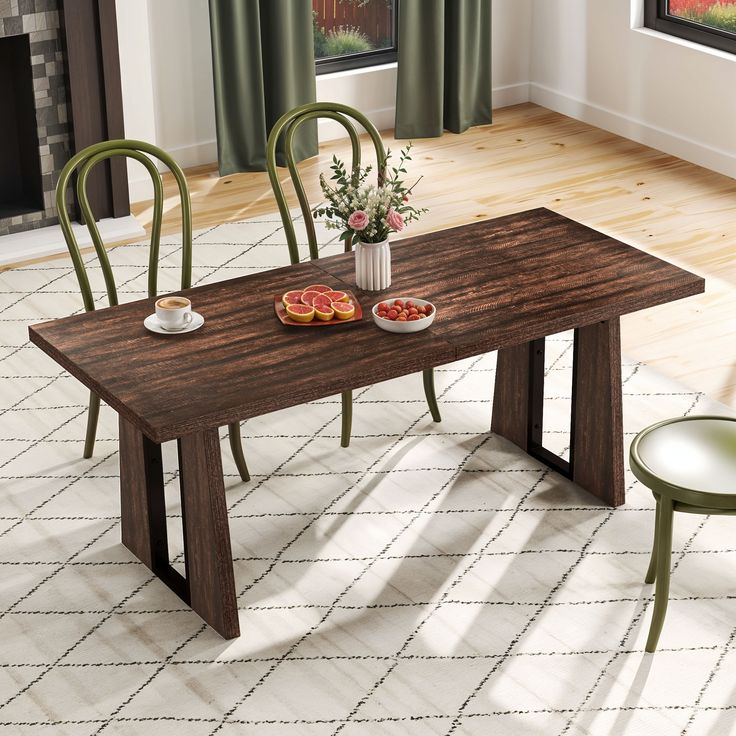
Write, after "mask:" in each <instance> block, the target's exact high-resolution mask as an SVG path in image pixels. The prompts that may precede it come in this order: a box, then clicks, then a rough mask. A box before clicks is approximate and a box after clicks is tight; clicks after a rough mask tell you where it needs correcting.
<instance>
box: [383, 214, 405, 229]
mask: <svg viewBox="0 0 736 736" xmlns="http://www.w3.org/2000/svg"><path fill="white" fill-rule="evenodd" d="M386 222H388V226H389V227H390V228H391V229H392V230H395V231H396V232H397V233H400V232H401V231H402V230H403V229H404V218H403V217H402V216H401V213H400V212H397V211H396V210H395V209H390V210H389V211H388V216H387V217H386Z"/></svg>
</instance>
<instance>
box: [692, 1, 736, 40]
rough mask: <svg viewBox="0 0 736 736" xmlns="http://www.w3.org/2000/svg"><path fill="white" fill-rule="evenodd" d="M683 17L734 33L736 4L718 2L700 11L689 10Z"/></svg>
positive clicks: (735, 29)
mask: <svg viewBox="0 0 736 736" xmlns="http://www.w3.org/2000/svg"><path fill="white" fill-rule="evenodd" d="M683 17H686V18H687V19H688V20H692V21H695V22H696V23H702V24H703V25H706V26H709V27H711V28H717V29H719V30H722V31H729V32H730V33H736V5H721V4H718V5H714V6H713V7H711V8H709V9H708V10H705V11H704V12H702V13H699V12H696V11H690V12H688V13H686V14H683Z"/></svg>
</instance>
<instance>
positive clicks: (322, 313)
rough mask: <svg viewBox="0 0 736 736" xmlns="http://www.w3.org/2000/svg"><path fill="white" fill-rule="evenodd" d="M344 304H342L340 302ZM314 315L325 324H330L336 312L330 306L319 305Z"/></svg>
mask: <svg viewBox="0 0 736 736" xmlns="http://www.w3.org/2000/svg"><path fill="white" fill-rule="evenodd" d="M340 303H341V304H342V302H340ZM314 315H315V317H317V319H321V320H322V321H323V322H329V321H330V320H331V319H333V318H334V316H335V310H334V309H332V307H331V306H330V305H329V304H321V303H320V304H317V305H315V307H314Z"/></svg>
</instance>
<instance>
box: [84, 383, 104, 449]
mask: <svg viewBox="0 0 736 736" xmlns="http://www.w3.org/2000/svg"><path fill="white" fill-rule="evenodd" d="M99 417H100V397H99V396H98V395H97V394H93V393H92V392H91V391H90V393H89V411H88V412H87V435H86V436H85V438H84V454H83V455H82V457H85V458H90V457H92V453H93V451H94V449H95V439H96V437H97V420H98V419H99Z"/></svg>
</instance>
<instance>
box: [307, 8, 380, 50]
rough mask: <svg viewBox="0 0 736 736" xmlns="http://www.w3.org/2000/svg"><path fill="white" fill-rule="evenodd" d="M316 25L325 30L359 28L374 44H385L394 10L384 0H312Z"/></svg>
mask: <svg viewBox="0 0 736 736" xmlns="http://www.w3.org/2000/svg"><path fill="white" fill-rule="evenodd" d="M312 8H313V9H314V11H315V12H316V14H317V15H316V18H317V26H318V27H320V28H324V30H325V32H328V31H331V30H332V29H333V28H339V27H340V26H353V27H357V28H359V29H360V30H361V31H362V32H363V33H365V35H366V36H368V38H369V39H370V40H371V42H372V43H373V44H374V45H378V44H385V43H386V40H387V39H391V38H392V36H393V22H394V12H393V8H392V7H391V5H389V4H388V3H387V2H386V0H371V1H370V2H369V3H368V4H367V5H363V6H358V5H357V4H356V3H351V2H340V0H312Z"/></svg>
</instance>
